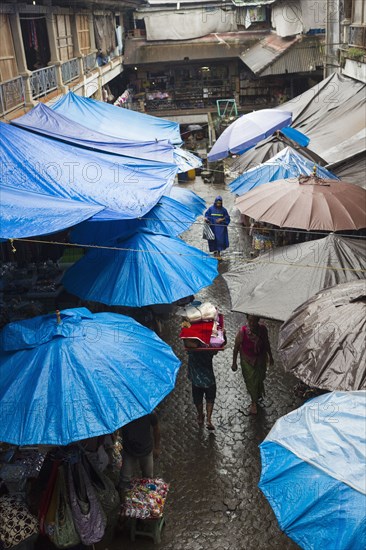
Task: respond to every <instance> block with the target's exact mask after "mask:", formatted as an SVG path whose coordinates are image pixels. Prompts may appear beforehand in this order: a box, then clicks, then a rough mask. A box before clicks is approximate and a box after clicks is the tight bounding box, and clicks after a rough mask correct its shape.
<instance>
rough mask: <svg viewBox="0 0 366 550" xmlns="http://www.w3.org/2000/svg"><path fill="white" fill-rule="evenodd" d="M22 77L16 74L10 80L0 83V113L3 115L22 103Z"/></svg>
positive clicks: (23, 97)
mask: <svg viewBox="0 0 366 550" xmlns="http://www.w3.org/2000/svg"><path fill="white" fill-rule="evenodd" d="M24 103H25V96H24V82H23V77H21V76H17V77H16V78H12V79H11V80H6V81H5V82H1V83H0V114H1V115H5V113H8V112H9V111H11V110H13V109H16V108H17V107H20V106H22V105H24Z"/></svg>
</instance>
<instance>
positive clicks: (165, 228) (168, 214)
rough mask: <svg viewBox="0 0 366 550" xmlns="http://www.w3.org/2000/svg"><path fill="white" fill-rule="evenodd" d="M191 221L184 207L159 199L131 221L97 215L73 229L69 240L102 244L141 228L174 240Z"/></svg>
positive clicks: (102, 214) (101, 214) (188, 212)
mask: <svg viewBox="0 0 366 550" xmlns="http://www.w3.org/2000/svg"><path fill="white" fill-rule="evenodd" d="M194 220H195V215H194V213H193V212H192V211H191V210H190V209H189V208H187V207H186V206H184V204H181V203H179V202H178V201H176V200H174V199H172V198H170V197H164V196H163V197H161V199H160V200H159V202H158V203H157V204H156V205H155V206H154V208H153V209H152V210H150V212H148V213H147V214H146V215H145V216H143V217H142V218H138V219H135V220H118V219H110V217H108V216H107V215H105V214H104V212H101V213H100V214H97V215H96V216H93V218H92V219H91V220H90V221H88V222H85V223H81V224H79V225H78V226H77V227H75V229H74V230H73V231H72V233H71V240H72V242H74V243H79V244H105V243H107V242H108V241H110V240H113V239H117V238H119V237H124V238H127V237H128V236H129V235H132V234H133V233H136V232H137V231H140V230H141V229H148V230H150V231H152V232H153V233H164V234H165V235H170V236H172V237H176V236H177V235H180V233H183V231H186V230H187V229H188V228H189V227H190V226H191V225H192V223H193V222H194Z"/></svg>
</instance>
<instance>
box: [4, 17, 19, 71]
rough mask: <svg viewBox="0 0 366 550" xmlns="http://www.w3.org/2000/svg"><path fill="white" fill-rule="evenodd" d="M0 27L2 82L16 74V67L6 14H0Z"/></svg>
mask: <svg viewBox="0 0 366 550" xmlns="http://www.w3.org/2000/svg"><path fill="white" fill-rule="evenodd" d="M0 28H1V32H2V36H1V40H0V80H1V82H4V81H5V80H11V79H12V78H15V77H16V76H18V67H17V63H16V60H15V52H14V45H13V37H12V34H11V30H10V24H9V18H8V16H7V15H4V14H0Z"/></svg>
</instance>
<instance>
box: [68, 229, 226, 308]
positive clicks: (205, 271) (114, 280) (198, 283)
mask: <svg viewBox="0 0 366 550" xmlns="http://www.w3.org/2000/svg"><path fill="white" fill-rule="evenodd" d="M108 245H109V246H114V247H117V248H119V249H120V250H107V249H98V250H95V249H92V250H90V251H89V252H87V254H86V255H85V256H84V257H83V258H81V259H80V260H78V261H77V262H76V263H75V264H74V265H73V266H71V267H70V268H69V269H68V270H67V272H66V273H65V275H64V277H63V280H62V283H63V285H64V287H65V288H66V289H67V290H68V291H69V292H71V293H72V294H76V296H79V297H80V298H82V299H84V300H92V301H94V302H101V303H103V304H108V305H120V306H128V307H142V306H147V305H152V304H171V303H173V302H175V301H177V300H180V299H182V298H185V297H186V296H190V295H191V294H195V293H196V292H198V291H199V290H200V289H201V288H204V287H206V286H209V285H210V284H211V283H212V282H213V280H214V279H215V278H216V277H217V275H218V272H217V260H216V259H214V258H212V257H210V256H209V255H208V254H205V253H204V252H201V251H200V250H198V249H197V248H194V247H193V246H189V245H188V244H186V243H185V242H184V241H183V240H182V239H179V238H175V237H169V236H167V235H157V234H154V233H150V232H149V231H146V230H143V231H140V232H139V233H135V234H134V235H133V236H132V237H130V238H128V239H126V240H124V241H122V240H120V239H118V240H117V241H113V242H110V243H108Z"/></svg>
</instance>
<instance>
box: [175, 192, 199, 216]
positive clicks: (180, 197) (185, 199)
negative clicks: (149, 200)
mask: <svg viewBox="0 0 366 550" xmlns="http://www.w3.org/2000/svg"><path fill="white" fill-rule="evenodd" d="M169 196H170V197H171V198H172V199H175V200H176V201H179V202H181V203H182V204H184V205H185V206H187V207H188V208H190V209H191V210H192V212H193V213H194V214H195V215H196V216H199V215H200V214H203V212H204V211H205V210H206V201H205V200H204V199H203V198H202V197H200V196H199V195H197V193H195V192H194V191H191V190H190V189H185V188H184V187H177V186H176V185H174V186H173V187H172V188H171V190H170V194H169Z"/></svg>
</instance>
